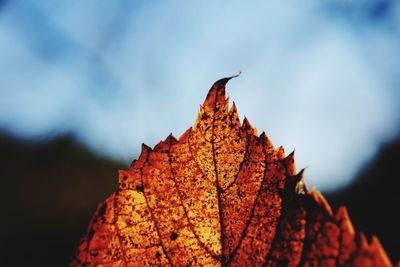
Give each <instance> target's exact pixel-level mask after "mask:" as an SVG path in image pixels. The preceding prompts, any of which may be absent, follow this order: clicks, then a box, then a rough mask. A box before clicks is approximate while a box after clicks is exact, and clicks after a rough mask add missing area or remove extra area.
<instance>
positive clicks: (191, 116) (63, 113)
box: [0, 0, 400, 190]
mask: <svg viewBox="0 0 400 267" xmlns="http://www.w3.org/2000/svg"><path fill="white" fill-rule="evenodd" d="M239 70H242V71H243V74H242V76H241V77H239V78H237V79H235V80H233V81H231V82H230V84H229V85H228V94H229V95H230V99H231V100H234V101H235V103H236V104H237V107H238V110H239V113H240V115H241V117H242V118H243V116H244V115H245V116H246V117H247V118H248V119H249V120H250V122H251V123H252V124H253V125H254V126H255V127H256V128H257V129H258V131H259V132H262V131H265V132H266V133H267V134H268V135H269V136H270V138H271V140H272V141H273V143H274V144H275V145H276V146H279V145H283V146H284V147H285V149H286V151H287V152H290V151H291V150H293V149H296V159H297V166H298V168H299V169H300V168H303V167H308V168H307V171H306V176H307V177H306V182H307V183H308V185H310V186H317V188H319V189H322V190H331V189H335V188H337V187H340V186H343V185H346V184H347V183H348V182H349V181H350V180H351V178H352V177H353V176H354V174H355V173H356V172H357V171H358V170H359V168H361V167H362V166H363V164H365V163H366V162H368V159H370V158H371V157H372V156H373V155H374V153H375V152H376V150H377V148H378V147H379V145H380V144H382V143H383V142H385V141H387V140H389V139H390V138H393V136H395V135H396V134H397V133H398V132H399V126H400V116H399V115H400V112H399V111H400V101H399V99H400V89H399V86H400V1H383V0H381V1H377V0H376V1H372V0H370V1H368V0H366V1H361V0H354V1H344V0H343V1H334V0H331V1H318V0H302V1H229V3H228V2H226V1H122V0H120V1H116V0H114V1H106V0H103V1H98V0H96V1H95V0H85V1H82V0H72V1H50V0H20V1H3V3H2V4H1V6H0V73H1V74H0V75H1V76H0V78H1V82H0V129H3V130H4V131H8V132H11V133H13V134H15V135H18V136H21V137H24V138H39V139H43V138H48V137H53V136H57V135H59V134H63V133H72V134H74V135H75V136H76V137H77V138H78V139H79V140H80V141H81V142H82V143H84V144H86V145H87V146H88V147H90V148H91V149H92V150H95V151H97V152H99V153H102V154H105V155H107V156H110V157H113V158H115V159H119V160H125V161H127V162H129V161H131V160H132V159H134V158H135V157H136V156H137V155H138V153H139V148H140V144H141V143H142V142H144V143H146V144H148V145H150V146H153V145H155V144H156V143H158V141H159V140H161V139H164V138H165V137H166V136H167V135H168V134H169V133H170V132H172V133H174V135H175V136H180V134H181V133H183V131H184V130H186V129H187V128H188V127H190V126H191V125H193V124H194V121H195V118H196V115H197V111H198V107H199V104H200V103H202V102H203V100H204V97H205V95H206V93H207V91H208V89H209V88H210V86H211V85H212V83H213V82H214V81H215V80H217V79H219V78H222V77H226V76H230V75H232V74H236V73H237V72H238V71H239Z"/></svg>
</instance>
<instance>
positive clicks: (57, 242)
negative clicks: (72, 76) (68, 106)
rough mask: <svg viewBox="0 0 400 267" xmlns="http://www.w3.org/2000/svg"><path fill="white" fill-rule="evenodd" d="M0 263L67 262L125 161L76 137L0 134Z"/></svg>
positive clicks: (60, 264) (49, 264)
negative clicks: (30, 138) (24, 137)
mask: <svg viewBox="0 0 400 267" xmlns="http://www.w3.org/2000/svg"><path fill="white" fill-rule="evenodd" d="M0 151H1V154H0V155H1V156H0V157H1V158H0V161H1V168H0V179H1V184H2V186H1V189H2V192H1V196H0V203H1V204H0V205H1V218H2V219H1V220H0V266H66V265H67V264H68V262H69V261H70V259H71V258H72V257H73V255H74V253H75V247H76V246H77V244H78V241H79V239H80V237H81V236H82V235H83V233H84V231H85V230H86V227H87V225H88V224H89V220H90V218H91V216H92V215H93V213H94V211H95V209H96V206H97V205H98V204H99V203H100V202H101V201H102V200H104V199H105V198H106V197H107V196H108V195H109V194H111V193H112V192H113V191H115V190H116V188H117V183H118V182H117V181H118V178H117V177H118V174H117V170H118V169H119V168H125V167H126V166H123V164H121V163H117V162H112V161H110V160H108V159H105V158H102V157H100V156H98V155H95V154H93V153H91V152H89V151H88V150H86V149H85V148H84V147H82V146H81V145H79V144H78V143H77V142H76V141H75V140H74V138H73V137H71V136H63V137H59V138H57V139H54V140H52V141H49V142H31V141H23V140H18V139H15V138H13V137H11V136H7V135H4V134H0Z"/></svg>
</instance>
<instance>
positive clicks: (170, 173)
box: [71, 77, 391, 266]
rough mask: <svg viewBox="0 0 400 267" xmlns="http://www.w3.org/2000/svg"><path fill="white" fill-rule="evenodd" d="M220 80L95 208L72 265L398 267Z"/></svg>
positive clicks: (145, 150)
mask: <svg viewBox="0 0 400 267" xmlns="http://www.w3.org/2000/svg"><path fill="white" fill-rule="evenodd" d="M231 78H233V77H229V78H224V79H221V80H219V81H217V82H216V83H215V84H214V85H213V86H212V88H211V89H210V91H209V93H208V95H207V97H206V99H205V101H204V104H203V105H202V106H201V107H200V111H199V114H198V118H197V121H196V124H195V126H194V127H193V128H190V129H188V130H187V131H186V132H185V133H184V134H183V135H182V136H181V137H180V138H179V139H178V140H177V139H176V138H175V137H174V136H172V135H170V136H168V138H167V139H166V140H165V141H162V142H160V143H159V144H157V145H156V146H155V147H154V149H151V148H150V147H148V146H146V145H143V147H142V153H141V155H140V156H139V158H138V159H137V160H135V161H133V163H132V165H131V167H130V168H129V169H128V170H126V171H125V170H121V171H119V189H118V190H117V192H115V193H113V194H112V195H111V196H110V197H109V198H108V199H107V200H106V201H104V202H103V203H101V204H100V205H99V206H98V209H97V211H96V213H95V215H94V217H93V219H92V221H91V222H90V225H89V227H88V231H87V233H86V235H85V236H84V237H83V238H82V240H81V242H80V245H79V247H78V251H77V256H76V259H75V260H74V261H73V262H72V263H71V265H72V266H78V265H106V266H107V265H110V266H119V265H123V266H182V265H186V266H191V265H193V266H391V262H390V260H389V259H388V257H387V255H386V253H385V251H384V250H383V248H382V246H381V244H380V242H379V241H378V239H377V238H376V237H372V240H371V242H368V241H367V239H366V237H365V235H364V234H363V233H355V231H354V229H353V226H352V224H351V222H350V219H349V217H348V214H347V211H346V208H344V207H341V208H339V210H338V211H337V212H336V213H335V214H334V213H333V212H332V210H331V208H330V206H329V204H328V203H327V201H326V200H325V199H324V197H323V196H322V195H321V194H320V193H319V192H318V191H316V190H313V191H311V192H309V191H308V190H307V188H306V186H305V184H304V181H303V173H304V171H303V170H302V171H300V172H299V173H296V168H295V163H294V153H291V154H290V155H288V156H287V157H285V153H284V150H283V148H282V147H279V148H278V149H275V148H274V146H273V145H272V143H271V142H270V140H269V139H268V137H267V136H266V135H265V133H262V134H261V135H259V136H258V135H257V131H256V130H255V128H253V127H252V126H251V125H250V123H249V121H248V120H247V119H246V118H245V119H244V121H243V123H240V121H239V116H238V113H237V110H236V106H235V104H234V103H233V105H232V107H231V108H230V109H229V107H228V105H229V99H228V98H227V97H226V95H225V85H226V83H227V82H228V81H229V80H230V79H231Z"/></svg>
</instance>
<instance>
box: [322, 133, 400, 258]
mask: <svg viewBox="0 0 400 267" xmlns="http://www.w3.org/2000/svg"><path fill="white" fill-rule="evenodd" d="M399 166H400V136H398V137H397V138H396V139H395V140H393V141H392V142H389V143H386V144H385V145H383V146H382V147H381V149H380V151H379V152H378V154H377V156H376V157H375V159H373V160H372V161H371V162H369V163H368V164H365V166H364V168H363V169H362V170H361V171H360V173H359V175H358V177H357V178H356V179H355V181H354V183H353V184H351V185H350V186H349V187H347V188H345V189H344V190H342V191H339V192H335V193H332V194H328V193H324V195H325V196H326V198H327V199H328V201H329V203H330V204H331V205H332V207H333V208H334V209H337V208H338V207H339V206H341V205H345V206H347V208H348V210H349V214H350V218H351V220H352V222H353V224H354V227H355V228H356V229H357V230H361V231H364V232H365V233H366V234H367V236H369V237H371V235H372V234H374V235H377V236H378V237H379V239H380V241H381V242H382V244H383V246H384V248H385V250H386V252H387V253H388V254H389V257H390V258H391V260H392V262H393V263H396V262H398V261H399V259H400V255H399V253H400V250H399V249H400V216H399V205H400V193H399V188H400V172H399Z"/></svg>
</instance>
